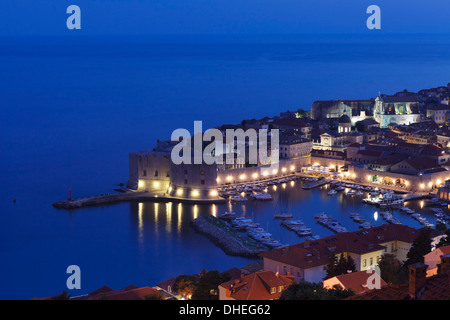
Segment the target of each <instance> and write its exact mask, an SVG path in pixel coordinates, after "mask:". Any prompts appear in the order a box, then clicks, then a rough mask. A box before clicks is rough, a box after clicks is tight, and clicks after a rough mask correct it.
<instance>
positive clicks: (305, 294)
mask: <svg viewBox="0 0 450 320" xmlns="http://www.w3.org/2000/svg"><path fill="white" fill-rule="evenodd" d="M354 294H355V293H354V292H353V291H351V290H346V289H342V287H340V286H335V287H333V288H332V289H327V288H324V287H323V285H322V283H311V282H306V281H301V282H300V283H295V284H292V285H290V286H289V287H287V289H286V290H284V291H283V292H282V293H281V297H280V299H279V300H342V299H345V298H348V297H351V296H352V295H354Z"/></svg>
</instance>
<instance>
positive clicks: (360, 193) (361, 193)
mask: <svg viewBox="0 0 450 320" xmlns="http://www.w3.org/2000/svg"><path fill="white" fill-rule="evenodd" d="M355 195H357V196H358V197H361V196H363V195H364V192H362V191H361V190H358V191H357V192H356V193H355Z"/></svg>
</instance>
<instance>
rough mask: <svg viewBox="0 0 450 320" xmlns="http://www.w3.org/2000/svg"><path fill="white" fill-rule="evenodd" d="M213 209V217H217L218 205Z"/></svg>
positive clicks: (213, 206)
mask: <svg viewBox="0 0 450 320" xmlns="http://www.w3.org/2000/svg"><path fill="white" fill-rule="evenodd" d="M211 209H212V215H213V216H214V217H217V208H216V205H215V204H213V205H212V208H211Z"/></svg>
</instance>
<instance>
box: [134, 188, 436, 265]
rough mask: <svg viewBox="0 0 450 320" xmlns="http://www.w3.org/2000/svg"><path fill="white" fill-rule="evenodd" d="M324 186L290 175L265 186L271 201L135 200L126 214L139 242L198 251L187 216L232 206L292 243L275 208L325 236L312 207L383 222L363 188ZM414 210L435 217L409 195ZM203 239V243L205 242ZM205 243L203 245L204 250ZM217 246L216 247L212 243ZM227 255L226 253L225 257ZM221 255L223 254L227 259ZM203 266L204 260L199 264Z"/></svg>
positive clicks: (353, 226)
mask: <svg viewBox="0 0 450 320" xmlns="http://www.w3.org/2000/svg"><path fill="white" fill-rule="evenodd" d="M329 190H330V187H329V186H328V185H324V186H322V187H320V188H316V189H312V190H304V189H302V188H301V182H300V181H295V182H294V181H291V182H289V183H284V184H282V185H278V186H276V185H274V186H271V187H270V188H269V190H268V192H269V193H270V194H271V195H272V197H273V201H257V200H249V201H242V202H226V203H224V204H186V203H177V204H174V203H172V202H167V203H165V204H163V203H151V202H140V203H131V204H130V209H131V217H132V218H133V217H137V222H136V226H137V233H136V236H137V238H138V241H139V243H142V242H144V243H149V242H151V241H158V242H161V239H158V240H154V239H155V238H158V237H160V238H164V239H165V240H166V241H164V245H165V246H166V248H168V247H171V246H177V247H178V246H179V247H180V248H183V247H184V248H185V250H189V251H190V255H191V256H195V255H201V254H203V250H202V248H203V246H208V248H209V249H210V247H209V246H210V243H209V240H208V239H207V238H206V237H204V236H202V235H196V236H195V238H196V239H201V240H200V242H199V243H198V244H197V247H195V248H192V247H187V244H186V242H185V241H186V237H187V236H189V235H191V236H192V233H193V230H192V229H191V228H190V221H192V220H193V219H196V218H198V217H200V216H205V215H213V216H216V217H217V216H218V214H219V213H224V212H235V213H236V214H237V215H238V216H246V217H248V218H251V219H252V220H253V221H254V222H255V223H258V224H259V225H260V227H262V228H264V229H265V230H266V231H268V232H269V233H271V234H272V235H273V238H274V239H276V240H278V241H280V242H281V243H282V244H295V243H299V242H302V241H305V238H301V237H299V236H297V235H296V234H295V233H293V232H292V231H289V230H288V229H286V228H284V227H282V226H281V224H280V220H276V219H274V218H273V215H274V214H276V213H281V212H284V213H291V214H292V215H293V219H299V220H301V221H303V222H304V223H305V224H306V225H307V227H309V228H311V229H312V232H313V235H317V236H320V237H326V236H329V235H332V234H333V231H331V230H329V229H327V228H325V227H324V226H321V225H319V224H318V223H317V221H316V220H315V219H314V215H315V214H317V213H322V212H323V213H325V214H327V215H328V216H329V217H331V218H334V219H335V220H337V221H338V222H339V223H340V224H341V225H342V226H344V227H345V228H346V229H347V230H348V231H355V230H358V229H359V226H358V224H357V223H355V222H354V221H353V220H352V219H351V218H350V217H349V215H350V214H351V213H359V214H360V215H361V217H363V218H364V219H365V220H366V221H369V222H370V223H371V224H372V225H373V226H378V225H381V224H383V223H386V222H385V221H384V220H383V215H381V214H380V212H381V211H380V209H379V208H377V207H375V206H371V205H368V204H364V203H362V201H361V200H362V199H363V198H364V197H367V193H364V195H363V196H348V195H346V193H347V191H348V190H345V191H342V192H339V193H338V194H336V195H333V196H330V195H328V191H329ZM405 205H406V206H408V207H409V208H411V209H414V210H416V212H420V213H422V215H423V216H424V217H426V218H427V220H428V221H429V222H431V223H433V224H434V223H435V220H436V219H435V218H434V214H433V212H432V211H431V210H430V209H429V208H427V207H424V201H422V200H419V201H411V202H408V203H406V204H405ZM392 213H393V215H394V217H395V218H396V219H397V220H399V221H400V222H401V223H402V224H405V225H409V226H411V227H415V228H420V227H422V226H421V225H420V224H419V222H417V221H416V220H414V219H412V218H411V216H410V215H408V214H407V213H405V212H402V211H400V210H398V209H396V210H394V211H392ZM205 243H206V244H205ZM209 249H208V250H209ZM216 249H217V250H218V251H220V249H219V248H216ZM228 258H230V259H232V257H228ZM228 258H225V259H228ZM203 267H205V268H208V265H203V266H200V265H199V268H203Z"/></svg>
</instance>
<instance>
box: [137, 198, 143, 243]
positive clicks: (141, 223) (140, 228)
mask: <svg viewBox="0 0 450 320" xmlns="http://www.w3.org/2000/svg"><path fill="white" fill-rule="evenodd" d="M143 215H144V204H143V203H142V202H139V204H138V229H139V236H138V240H139V242H142V241H143V240H144V239H143V238H144V220H143V218H142V216H143Z"/></svg>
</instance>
